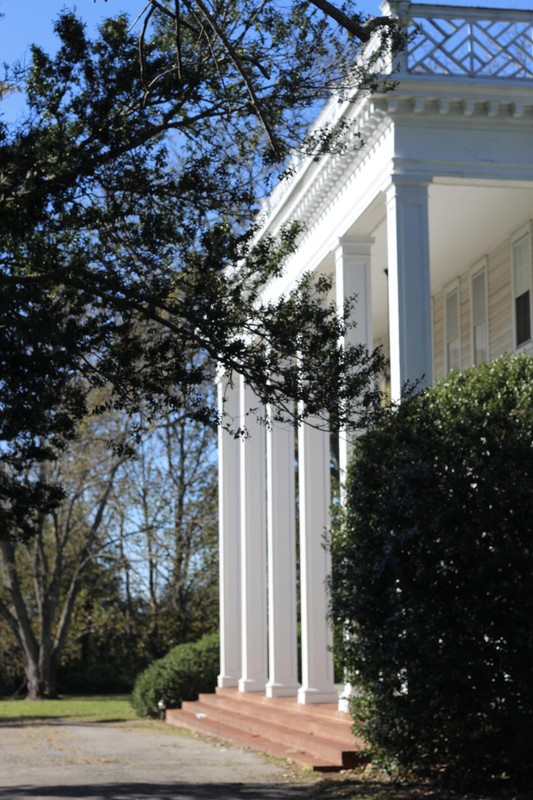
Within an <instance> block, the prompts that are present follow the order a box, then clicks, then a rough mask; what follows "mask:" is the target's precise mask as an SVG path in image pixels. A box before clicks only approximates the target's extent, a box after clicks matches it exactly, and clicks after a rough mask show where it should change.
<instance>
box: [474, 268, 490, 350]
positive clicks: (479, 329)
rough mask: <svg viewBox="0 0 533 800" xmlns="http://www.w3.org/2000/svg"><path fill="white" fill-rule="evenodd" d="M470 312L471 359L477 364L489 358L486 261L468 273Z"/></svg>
mask: <svg viewBox="0 0 533 800" xmlns="http://www.w3.org/2000/svg"><path fill="white" fill-rule="evenodd" d="M470 314H471V334H472V361H473V363H474V364H475V365H476V366H477V364H481V362H482V361H488V359H489V315H488V298H487V268H486V261H485V260H483V261H482V262H481V263H480V264H476V266H475V267H474V268H473V269H472V271H471V273H470Z"/></svg>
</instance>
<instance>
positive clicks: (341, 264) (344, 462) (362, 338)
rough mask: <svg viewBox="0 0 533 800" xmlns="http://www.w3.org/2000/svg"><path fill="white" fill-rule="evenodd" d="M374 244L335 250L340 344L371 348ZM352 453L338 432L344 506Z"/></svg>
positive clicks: (362, 240)
mask: <svg viewBox="0 0 533 800" xmlns="http://www.w3.org/2000/svg"><path fill="white" fill-rule="evenodd" d="M373 242H374V240H373V239H372V237H370V236H361V237H357V238H351V239H347V238H342V239H339V243H338V245H337V248H336V250H335V289H336V302H337V307H338V309H339V311H341V310H342V309H343V307H344V303H345V301H346V300H347V299H348V298H352V297H353V296H354V295H357V302H356V304H355V306H354V308H353V310H352V316H351V320H350V321H353V322H355V323H356V326H355V327H350V328H349V329H348V330H347V332H346V336H345V337H344V341H343V342H342V344H343V345H344V344H363V345H366V346H367V347H368V348H369V349H370V348H372V344H373V338H372V293H371V272H370V268H371V248H372V244H373ZM351 451H352V440H351V438H350V436H349V435H348V432H347V431H346V430H344V429H342V428H341V430H340V431H339V480H340V492H341V501H342V502H344V496H345V491H344V484H345V481H346V471H347V468H348V462H349V460H350V456H351ZM352 694H353V689H352V685H351V684H350V683H348V682H346V683H345V684H344V689H343V692H342V696H341V697H340V699H339V711H344V712H347V711H349V710H350V697H351V696H352Z"/></svg>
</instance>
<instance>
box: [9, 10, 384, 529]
mask: <svg viewBox="0 0 533 800" xmlns="http://www.w3.org/2000/svg"><path fill="white" fill-rule="evenodd" d="M316 6H319V7H321V8H322V7H323V8H322V10H321V11H319V10H318V9H317V8H316ZM332 9H333V10H334V7H333V6H332V5H331V4H330V3H324V2H320V3H318V2H316V3H314V4H313V3H311V4H310V3H307V2H299V1H297V0H296V1H295V2H292V3H290V4H286V5H283V6H279V7H278V6H277V5H276V4H275V3H274V2H264V3H255V2H249V1H248V0H230V2H224V3H215V4H207V3H205V2H203V0H194V2H192V0H191V2H187V3H180V4H175V6H172V4H167V3H158V2H150V3H149V4H148V6H147V10H146V14H145V16H144V18H143V19H142V29H141V35H140V37H139V36H136V35H134V34H133V33H132V32H130V28H129V22H128V20H127V19H126V18H125V17H118V18H116V19H110V20H107V21H106V22H104V23H103V24H102V26H101V28H100V34H99V36H98V38H97V39H95V40H94V41H91V40H90V39H89V38H88V37H87V35H86V32H85V30H84V26H83V24H82V23H81V22H80V21H79V20H78V19H77V18H76V16H75V15H74V14H71V13H64V14H62V15H61V16H60V17H59V19H58V20H57V22H56V25H55V30H56V32H57V35H58V37H59V39H60V47H59V49H58V51H57V53H56V55H55V56H54V57H51V56H49V55H47V54H46V53H45V52H44V51H43V50H42V49H40V48H37V47H34V48H33V49H32V62H31V64H30V66H29V67H28V69H26V70H22V71H20V70H19V71H18V72H17V71H16V70H15V72H12V73H11V74H10V75H9V76H8V77H9V80H10V81H11V82H18V83H19V84H20V83H22V84H24V86H25V89H26V94H27V99H28V108H29V111H28V115H27V117H26V118H25V119H23V120H22V121H20V122H17V123H15V124H13V125H7V124H5V123H0V285H1V292H0V297H1V300H0V319H1V324H0V411H1V413H0V440H1V441H2V447H1V450H0V459H1V462H2V469H1V471H0V494H1V498H2V509H1V517H2V519H1V520H0V521H1V523H2V525H1V531H2V533H1V535H2V536H5V535H15V534H20V533H21V532H22V533H25V534H30V533H32V532H34V528H35V521H34V520H35V514H36V512H37V511H41V512H45V513H46V512H47V511H49V510H51V509H52V508H54V507H55V506H56V505H57V503H58V501H59V499H60V497H61V493H62V487H61V486H57V485H52V484H50V483H47V482H46V481H44V480H42V478H39V476H38V474H37V472H36V469H35V465H36V464H38V463H39V462H41V461H43V459H47V458H53V457H55V454H56V453H57V451H58V449H60V448H61V447H63V446H65V443H66V442H67V441H68V440H69V439H71V438H72V437H74V436H75V434H76V428H77V425H78V423H79V422H80V420H81V419H83V417H84V416H85V415H86V414H87V413H88V412H89V411H90V412H91V413H96V412H98V411H100V410H101V409H102V407H109V406H116V407H120V408H121V409H126V410H127V412H128V413H129V414H130V415H131V419H132V425H133V428H134V429H135V419H136V415H137V414H139V413H140V412H142V413H143V414H146V413H151V414H158V413H162V412H167V411H168V410H169V409H170V410H172V409H182V410H185V411H186V413H188V414H189V415H190V416H191V417H194V418H197V419H201V420H203V421H205V422H208V423H210V424H215V423H217V422H218V421H219V420H218V417H217V414H216V412H215V410H214V409H213V407H212V405H211V404H210V402H209V401H208V400H206V396H205V393H204V391H203V387H204V386H205V384H206V381H210V380H212V377H213V371H214V365H215V364H216V363H218V364H220V365H221V366H222V368H223V369H224V370H225V371H226V372H228V373H232V372H238V373H240V374H241V375H243V376H244V377H245V379H246V380H247V381H248V382H249V383H250V385H251V386H252V387H254V388H255V389H256V392H257V395H258V397H259V398H260V399H261V400H262V401H263V402H272V403H273V404H274V405H275V406H276V407H277V408H278V412H279V413H280V414H281V415H284V416H292V415H293V414H294V408H295V406H294V402H295V401H301V404H300V405H299V407H298V408H299V409H300V412H301V413H302V414H304V415H305V414H310V415H313V416H317V415H319V416H322V417H323V418H324V419H327V418H328V416H329V415H330V414H332V415H333V418H334V420H335V421H337V422H342V420H338V409H339V408H342V409H343V412H344V414H345V416H346V418H347V419H354V418H357V417H358V415H359V414H360V413H364V412H365V410H366V409H367V408H369V407H370V406H372V404H373V401H374V391H373V389H372V384H371V379H372V377H373V376H374V375H375V374H376V373H377V372H379V371H380V370H381V368H382V358H381V356H380V354H379V353H369V352H367V351H366V350H365V349H364V348H361V347H347V348H344V349H342V348H341V347H340V346H339V344H338V343H339V338H340V335H341V334H342V332H343V330H344V327H345V324H346V320H345V318H343V315H342V314H341V315H340V316H339V314H338V313H337V310H336V309H335V307H334V306H333V305H332V304H330V303H328V301H327V295H328V290H329V283H328V281H327V280H325V279H324V280H321V281H319V282H318V283H317V284H313V283H312V282H311V281H310V280H309V279H304V281H303V282H302V284H301V285H300V286H299V287H298V289H297V290H296V291H295V292H293V293H292V294H290V295H287V296H285V297H282V298H280V299H279V300H277V301H275V302H274V301H273V302H269V301H265V300H263V299H262V298H261V292H262V290H263V288H264V287H265V285H266V284H267V283H268V282H269V281H270V280H272V279H273V278H275V277H276V276H278V275H279V274H280V272H281V270H282V269H283V263H284V260H285V259H286V257H287V256H288V255H289V254H290V253H291V252H292V251H293V249H294V247H295V243H296V239H297V236H298V225H297V223H295V225H293V226H292V227H290V228H288V229H287V230H285V231H284V232H282V234H281V235H280V237H279V238H278V239H277V240H275V241H274V240H273V239H271V238H264V239H262V240H260V241H259V240H258V239H257V237H256V233H257V228H256V225H255V223H254V220H255V218H256V214H257V211H258V204H257V192H258V187H261V188H262V189H263V190H264V189H265V188H267V187H268V185H269V184H268V182H269V173H268V169H271V170H272V168H274V167H275V171H279V169H281V168H282V166H283V164H284V159H285V158H286V156H287V153H288V151H289V149H290V148H291V147H293V146H294V145H296V144H297V143H298V142H300V143H301V142H302V137H303V129H304V127H305V123H306V122H307V118H306V115H305V114H304V113H303V110H304V109H306V108H308V107H309V104H310V103H312V102H316V100H317V99H320V98H322V97H324V96H325V95H326V93H328V92H329V91H330V90H331V89H332V88H335V87H337V88H339V87H340V86H341V84H342V85H344V86H346V87H349V86H351V85H352V84H351V83H350V81H348V82H347V83H346V76H347V64H348V62H352V63H353V61H354V59H355V55H356V53H357V45H358V42H357V40H356V39H355V38H354V36H353V35H352V34H353V33H354V31H352V32H351V34H350V35H344V34H343V30H344V29H345V28H346V27H347V28H348V30H349V28H350V25H349V24H348V23H349V20H350V19H351V20H352V23H350V24H351V25H352V27H353V25H355V24H356V22H357V20H356V17H355V16H354V15H353V14H352V15H351V16H350V17H349V18H348V17H346V18H345V19H344V18H342V16H341V18H340V19H337V16H338V15H337V16H335V15H334V14H333V15H332ZM178 10H179V13H178ZM343 19H344V23H345V24H344V25H343ZM332 20H333V22H332ZM347 21H348V22H347ZM360 22H363V20H359V22H357V24H358V25H359V23H360ZM339 24H340V27H339ZM371 27H372V26H370V28H371ZM370 28H369V27H368V26H367V27H366V28H365V30H366V33H368V31H369V30H370ZM361 30H363V29H361ZM382 30H383V32H384V33H383V37H384V45H383V46H384V47H388V42H389V40H390V39H391V32H393V31H394V25H392V23H390V24H385V25H384V27H383V28H382ZM363 33H364V31H363ZM361 35H362V34H361ZM365 35H366V34H365ZM396 44H397V42H396V43H395V46H396ZM350 80H351V79H350ZM346 90H347V91H348V88H347V89H346ZM319 138H320V137H319ZM326 139H327V141H328V143H329V144H330V145H331V146H333V145H332V144H331V137H326ZM307 147H311V150H312V148H313V147H314V145H313V143H312V142H311V143H309V142H308V143H307ZM312 151H313V150H312ZM313 152H314V151H313ZM265 168H267V172H265ZM272 175H273V173H272V172H270V177H272ZM95 387H96V388H101V387H105V389H106V392H108V400H107V402H106V403H104V404H102V405H101V406H98V405H97V404H96V405H95V402H94V394H93V390H94V389H95ZM339 401H340V404H339ZM300 412H299V413H300Z"/></svg>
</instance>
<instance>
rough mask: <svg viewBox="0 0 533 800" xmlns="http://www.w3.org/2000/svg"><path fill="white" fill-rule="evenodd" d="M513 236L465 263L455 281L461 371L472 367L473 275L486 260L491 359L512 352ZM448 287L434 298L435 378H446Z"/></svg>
mask: <svg viewBox="0 0 533 800" xmlns="http://www.w3.org/2000/svg"><path fill="white" fill-rule="evenodd" d="M511 233H512V232H509V236H508V237H507V238H506V239H504V240H503V241H501V242H500V243H499V244H498V246H497V247H496V248H494V249H493V250H492V251H491V252H490V253H488V254H484V253H480V254H479V260H478V261H476V262H474V263H473V264H463V265H462V269H461V271H459V272H458V273H457V275H456V277H455V279H454V281H456V282H457V285H458V286H459V297H460V337H461V368H462V369H467V368H468V367H471V366H472V365H473V356H472V324H471V319H472V317H471V315H472V309H471V276H472V269H473V267H475V266H476V264H480V263H481V261H482V260H483V259H484V258H486V269H487V297H488V319H489V357H490V358H491V359H492V358H497V357H498V356H500V355H502V353H504V352H509V351H511V350H512V349H513V331H512V293H511V287H512V276H511V238H510V237H511ZM447 289H448V287H445V288H444V289H443V290H441V291H439V292H436V293H435V294H434V295H433V296H432V312H433V363H434V370H435V373H434V374H435V379H436V380H438V379H440V378H443V377H444V376H445V311H444V302H445V294H446V291H447Z"/></svg>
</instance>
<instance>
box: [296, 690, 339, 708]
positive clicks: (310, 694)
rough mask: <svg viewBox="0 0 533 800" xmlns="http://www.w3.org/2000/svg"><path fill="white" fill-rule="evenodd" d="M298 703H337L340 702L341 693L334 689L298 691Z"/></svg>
mask: <svg viewBox="0 0 533 800" xmlns="http://www.w3.org/2000/svg"><path fill="white" fill-rule="evenodd" d="M298 702H299V703H301V704H302V705H311V704H312V703H335V704H337V703H338V702H339V693H338V691H337V690H336V689H335V688H334V687H333V688H331V689H304V688H303V687H301V688H300V689H299V690H298Z"/></svg>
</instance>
